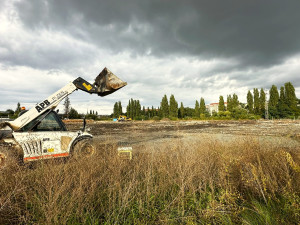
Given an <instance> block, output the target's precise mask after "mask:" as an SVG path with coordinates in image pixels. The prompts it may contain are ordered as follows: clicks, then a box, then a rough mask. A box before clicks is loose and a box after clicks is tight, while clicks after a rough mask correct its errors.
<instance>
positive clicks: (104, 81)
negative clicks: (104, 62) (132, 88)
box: [93, 67, 127, 96]
mask: <svg viewBox="0 0 300 225" xmlns="http://www.w3.org/2000/svg"><path fill="white" fill-rule="evenodd" d="M93 85H94V86H95V87H96V88H97V94H98V95H99V96H105V95H109V94H111V93H113V92H115V91H117V90H119V89H120V88H122V87H124V86H126V85H127V82H124V81H122V80H121V79H120V78H118V77H117V76H116V75H114V74H113V73H112V72H111V71H110V70H109V69H107V68H106V67H105V68H104V69H103V70H102V71H101V73H100V74H99V75H98V76H97V77H96V79H95V83H94V84H93Z"/></svg>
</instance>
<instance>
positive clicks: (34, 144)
mask: <svg viewBox="0 0 300 225" xmlns="http://www.w3.org/2000/svg"><path fill="white" fill-rule="evenodd" d="M125 85H127V83H126V82H123V81H122V80H121V79H119V78H118V77H117V76H116V75H114V74H113V73H112V72H111V71H109V70H108V69H107V68H104V69H103V70H102V72H101V73H100V74H99V75H98V76H97V77H96V79H95V82H94V83H93V84H90V83H89V82H87V81H86V80H84V79H82V78H81V77H78V78H77V79H75V80H74V81H73V82H70V83H69V84H67V85H66V86H64V87H63V88H61V89H60V90H58V91H57V92H55V93H54V94H52V95H51V96H49V97H48V98H47V99H45V100H43V101H41V102H40V103H38V104H36V105H35V107H34V108H32V109H30V110H28V111H23V112H22V114H20V115H19V117H18V118H17V119H15V120H14V121H9V122H5V123H2V124H0V129H1V130H0V168H1V167H3V166H5V164H6V163H7V160H8V159H9V157H11V156H12V155H21V159H22V160H23V161H24V162H29V161H34V160H40V159H47V158H60V157H68V156H72V155H76V154H81V155H91V154H93V153H94V151H95V149H94V146H93V145H92V144H91V139H92V135H91V134H89V133H88V132H87V131H86V129H85V125H86V122H85V120H84V122H83V128H82V130H79V131H78V132H71V131H67V129H66V127H65V125H64V123H63V121H62V120H61V119H60V117H59V116H58V114H57V112H56V111H55V108H56V107H57V106H58V104H59V103H60V102H61V101H62V100H63V99H64V98H66V97H67V96H68V95H70V94H72V93H73V92H74V91H75V90H81V91H85V92H87V93H90V94H97V95H99V96H102V97H103V96H106V95H109V94H111V93H113V92H115V91H116V90H119V89H120V88H122V87H124V86H125ZM1 144H2V145H10V146H13V148H5V147H1Z"/></svg>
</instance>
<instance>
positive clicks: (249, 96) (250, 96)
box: [247, 91, 253, 113]
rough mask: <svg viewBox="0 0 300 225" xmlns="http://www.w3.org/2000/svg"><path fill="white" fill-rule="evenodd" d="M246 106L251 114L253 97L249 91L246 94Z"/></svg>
mask: <svg viewBox="0 0 300 225" xmlns="http://www.w3.org/2000/svg"><path fill="white" fill-rule="evenodd" d="M247 105H248V110H249V113H253V95H252V93H251V91H248V94H247Z"/></svg>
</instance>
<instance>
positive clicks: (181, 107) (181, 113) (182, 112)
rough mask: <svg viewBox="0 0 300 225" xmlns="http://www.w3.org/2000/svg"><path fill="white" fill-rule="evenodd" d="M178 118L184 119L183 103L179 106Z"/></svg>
mask: <svg viewBox="0 0 300 225" xmlns="http://www.w3.org/2000/svg"><path fill="white" fill-rule="evenodd" d="M180 118H182V119H183V118H184V107H183V103H182V102H181V104H180Z"/></svg>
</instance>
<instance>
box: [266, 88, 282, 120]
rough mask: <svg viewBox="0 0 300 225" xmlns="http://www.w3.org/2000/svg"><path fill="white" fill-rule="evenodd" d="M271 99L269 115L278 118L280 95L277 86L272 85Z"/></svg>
mask: <svg viewBox="0 0 300 225" xmlns="http://www.w3.org/2000/svg"><path fill="white" fill-rule="evenodd" d="M269 94H270V98H269V103H268V106H269V113H270V116H271V117H275V118H277V117H278V101H279V93H278V89H277V86H275V85H272V87H271V89H270V91H269Z"/></svg>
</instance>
